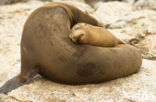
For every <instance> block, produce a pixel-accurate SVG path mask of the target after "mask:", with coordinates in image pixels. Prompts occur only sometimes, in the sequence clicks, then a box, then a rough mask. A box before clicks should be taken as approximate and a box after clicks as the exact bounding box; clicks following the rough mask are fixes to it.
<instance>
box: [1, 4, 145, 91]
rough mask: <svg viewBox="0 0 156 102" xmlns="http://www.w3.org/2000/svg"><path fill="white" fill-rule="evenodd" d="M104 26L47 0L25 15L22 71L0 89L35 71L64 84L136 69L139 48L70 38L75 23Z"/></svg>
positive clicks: (103, 78)
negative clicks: (95, 43)
mask: <svg viewBox="0 0 156 102" xmlns="http://www.w3.org/2000/svg"><path fill="white" fill-rule="evenodd" d="M80 22H83V23H87V24H91V25H94V26H103V25H102V24H101V23H99V22H98V21H97V20H96V19H94V18H93V17H91V16H89V15H87V14H85V13H83V12H82V11H80V10H79V9H77V8H75V7H73V6H70V5H67V4H64V3H49V4H47V5H45V6H42V7H40V8H38V9H36V10H35V11H34V12H33V13H32V14H31V15H30V16H29V17H28V19H27V21H26V23H25V25H24V28H23V33H22V39H21V72H20V74H19V75H17V76H16V77H14V78H12V79H10V80H8V81H7V82H6V83H5V84H4V85H3V86H2V87H1V88H0V93H7V92H9V91H11V90H13V89H15V88H17V87H19V86H21V85H24V84H26V83H28V82H29V81H31V80H32V79H33V77H34V76H35V75H36V74H38V73H39V74H41V75H43V76H44V77H46V78H48V79H50V80H52V81H55V82H59V83H64V84H73V85H77V84H79V85H80V84H89V83H99V82H104V81H108V80H112V79H116V78H119V77H124V76H127V75H130V74H133V73H136V72H138V70H139V69H140V66H141V63H142V57H141V54H140V52H139V51H138V50H137V49H136V48H134V47H133V46H130V45H127V44H119V45H118V46H116V47H111V48H107V47H99V46H91V45H85V44H81V45H79V44H75V43H73V42H72V41H71V39H70V38H69V34H70V30H71V28H72V27H73V25H75V24H77V23H80Z"/></svg>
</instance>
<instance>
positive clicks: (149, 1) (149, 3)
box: [135, 0, 156, 10]
mask: <svg viewBox="0 0 156 102" xmlns="http://www.w3.org/2000/svg"><path fill="white" fill-rule="evenodd" d="M135 6H137V7H140V8H149V9H154V10H156V1H155V0H138V1H137V2H136V3H135Z"/></svg>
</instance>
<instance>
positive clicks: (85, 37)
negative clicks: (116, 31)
mask: <svg viewBox="0 0 156 102" xmlns="http://www.w3.org/2000/svg"><path fill="white" fill-rule="evenodd" d="M69 37H70V38H71V39H72V41H73V42H75V43H82V44H89V45H94V46H102V47H113V46H116V45H118V44H123V42H122V41H120V40H119V39H117V38H116V37H115V36H114V35H113V34H112V33H111V32H109V31H108V30H107V29H106V28H105V27H98V26H93V25H90V24H86V23H79V24H76V25H74V27H73V28H72V30H71V33H70V34H69Z"/></svg>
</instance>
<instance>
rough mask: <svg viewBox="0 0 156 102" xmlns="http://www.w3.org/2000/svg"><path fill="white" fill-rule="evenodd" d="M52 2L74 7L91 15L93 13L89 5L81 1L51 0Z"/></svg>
mask: <svg viewBox="0 0 156 102" xmlns="http://www.w3.org/2000/svg"><path fill="white" fill-rule="evenodd" d="M53 1H54V2H55V1H56V2H63V3H67V4H70V5H73V6H74V7H77V8H79V9H80V10H82V11H83V12H87V13H91V12H93V11H94V9H93V8H91V7H90V6H89V5H87V4H85V3H84V1H83V0H80V1H79V0H53Z"/></svg>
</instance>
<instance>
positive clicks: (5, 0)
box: [0, 0, 27, 5]
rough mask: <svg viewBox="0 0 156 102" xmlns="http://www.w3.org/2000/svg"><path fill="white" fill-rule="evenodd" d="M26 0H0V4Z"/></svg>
mask: <svg viewBox="0 0 156 102" xmlns="http://www.w3.org/2000/svg"><path fill="white" fill-rule="evenodd" d="M25 1H27V0H1V1H0V5H4V4H13V3H17V2H25Z"/></svg>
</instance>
